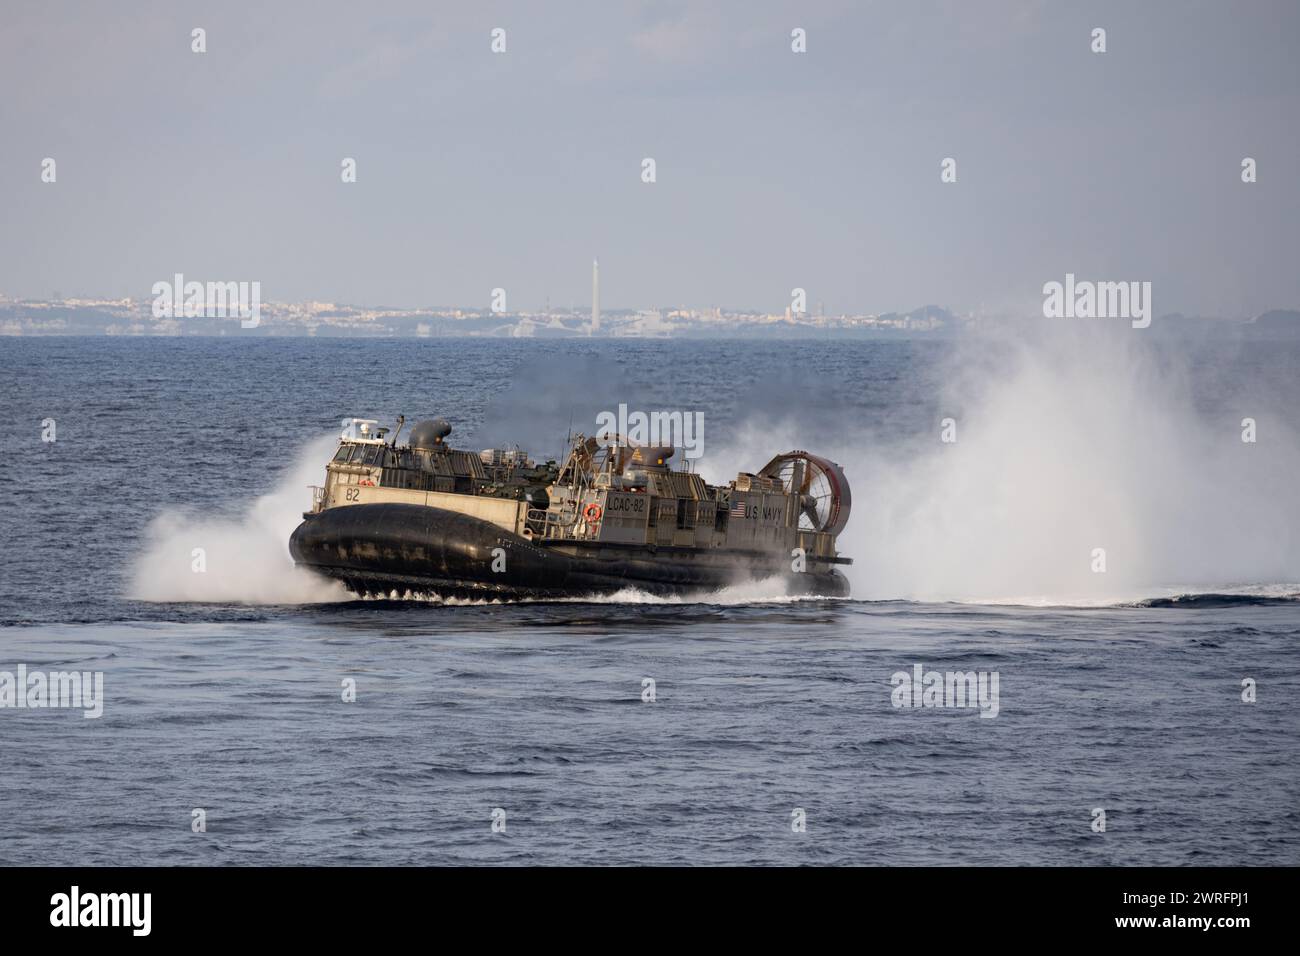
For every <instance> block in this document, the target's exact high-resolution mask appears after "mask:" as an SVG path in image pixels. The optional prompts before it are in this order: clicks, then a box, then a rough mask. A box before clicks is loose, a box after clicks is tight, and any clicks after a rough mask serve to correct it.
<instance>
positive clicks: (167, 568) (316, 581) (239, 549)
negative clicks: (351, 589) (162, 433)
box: [128, 436, 349, 604]
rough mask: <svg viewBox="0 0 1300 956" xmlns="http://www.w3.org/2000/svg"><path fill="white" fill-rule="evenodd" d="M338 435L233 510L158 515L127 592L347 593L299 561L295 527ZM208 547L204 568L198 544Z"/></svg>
mask: <svg viewBox="0 0 1300 956" xmlns="http://www.w3.org/2000/svg"><path fill="white" fill-rule="evenodd" d="M337 441H338V439H337V438H335V437H332V436H322V437H321V438H319V439H317V440H315V441H312V442H311V443H310V444H308V445H307V446H306V448H304V449H303V451H302V453H301V454H300V455H299V456H298V457H297V459H296V460H295V461H294V464H293V466H292V467H291V468H290V469H289V471H288V472H286V474H285V475H284V476H283V478H282V479H281V480H280V482H279V484H278V485H277V486H276V488H275V489H274V490H273V491H272V492H271V493H270V494H267V495H264V496H262V497H260V498H257V499H256V500H255V501H253V503H252V505H251V506H250V507H249V509H248V511H247V512H246V513H245V514H242V515H239V516H237V517H233V518H228V519H226V518H213V517H199V516H194V515H191V514H188V513H184V512H180V511H167V512H164V513H163V514H161V515H159V516H158V517H157V518H155V519H154V520H153V522H152V523H151V524H150V525H149V528H148V529H147V531H146V532H145V540H146V544H145V549H144V552H143V553H142V554H141V555H140V556H139V558H138V559H137V560H136V564H135V568H134V572H133V575H132V581H131V587H130V590H129V594H128V596H129V597H131V598H134V599H136V600H140V601H159V602H197V603H234V604H310V603H319V602H326V601H343V600H347V599H348V597H349V595H348V594H347V592H346V591H345V590H344V588H343V586H342V585H341V584H339V583H338V582H335V581H329V580H327V579H325V578H322V577H320V576H319V575H316V574H313V573H311V572H310V571H306V570H304V569H302V568H298V567H295V566H294V563H293V559H292V558H291V557H290V556H289V535H290V534H292V533H293V529H294V528H295V527H297V525H298V523H299V522H301V521H302V513H303V512H304V511H306V510H307V508H308V507H309V506H310V504H311V493H310V492H309V491H308V486H309V485H315V484H320V483H321V481H322V479H323V478H324V474H325V462H326V461H327V460H328V459H329V456H330V454H331V452H332V451H333V449H334V445H335V443H336V442H337ZM196 548H202V549H203V554H202V560H203V564H204V566H205V570H203V571H195V570H194V567H195V556H194V549H196Z"/></svg>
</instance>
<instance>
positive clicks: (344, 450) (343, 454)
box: [334, 445, 352, 461]
mask: <svg viewBox="0 0 1300 956" xmlns="http://www.w3.org/2000/svg"><path fill="white" fill-rule="evenodd" d="M351 450H352V446H351V445H339V450H338V451H336V452H335V453H334V460H335V461H347V460H348V452H350V451H351Z"/></svg>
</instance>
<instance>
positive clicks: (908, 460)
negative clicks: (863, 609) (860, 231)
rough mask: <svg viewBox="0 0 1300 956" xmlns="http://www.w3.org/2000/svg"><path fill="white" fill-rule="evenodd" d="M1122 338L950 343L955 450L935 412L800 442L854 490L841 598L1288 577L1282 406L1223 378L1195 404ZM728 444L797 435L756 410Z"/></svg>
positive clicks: (1286, 435) (1293, 546) (1298, 560)
mask: <svg viewBox="0 0 1300 956" xmlns="http://www.w3.org/2000/svg"><path fill="white" fill-rule="evenodd" d="M1094 331H1095V330H1094ZM1133 334H1135V333H1132V332H1127V333H1125V334H1123V335H1112V334H1101V335H1098V334H1092V333H1091V332H1089V331H1088V330H1085V329H1078V330H1072V331H1069V332H1065V333H1063V334H1052V335H1044V336H1038V337H1034V338H1033V339H1029V340H1026V339H1022V340H999V341H997V342H996V343H994V342H990V341H987V340H983V341H976V342H971V343H967V344H965V345H960V346H958V347H957V349H956V355H955V356H954V360H953V362H952V374H951V376H950V377H949V379H948V381H947V382H946V384H945V388H944V394H943V395H942V396H940V401H939V403H938V404H939V405H940V407H941V409H950V410H951V417H953V418H954V419H955V420H956V437H957V440H956V441H955V442H953V443H950V444H945V443H943V442H941V441H940V432H941V425H940V420H941V418H942V417H946V416H947V415H948V414H949V412H948V411H941V412H940V415H939V416H938V417H936V420H935V421H934V422H933V423H932V426H933V427H932V428H931V429H929V430H928V431H926V432H925V433H924V434H920V435H916V436H915V437H913V438H912V439H910V440H902V441H900V440H899V439H898V438H893V439H885V440H882V439H880V438H878V437H877V436H878V434H879V433H880V432H881V431H882V429H881V423H879V422H866V421H859V422H845V423H843V426H842V430H841V437H840V438H839V439H838V440H837V441H835V442H833V443H832V444H834V445H835V447H824V448H812V449H810V450H812V451H815V452H819V453H821V454H825V455H826V456H827V457H830V458H833V459H834V460H836V461H838V462H839V463H840V464H841V465H843V466H844V468H845V471H846V473H847V475H848V478H849V481H850V483H851V486H852V489H853V511H852V516H851V518H850V521H849V525H848V527H847V528H846V530H845V532H844V533H843V534H841V535H840V538H839V544H838V548H839V550H840V552H841V553H842V554H847V555H848V556H850V557H852V558H853V559H854V564H853V565H852V566H851V567H850V568H848V569H847V572H846V573H847V575H848V577H849V580H850V582H851V584H852V587H853V597H854V598H865V599H895V598H898V599H914V600H936V601H974V602H997V601H1005V602H1007V603H1030V604H1098V603H1112V602H1119V601H1130V600H1135V599H1139V598H1144V597H1154V596H1161V595H1163V594H1167V593H1169V592H1170V591H1171V590H1174V591H1176V590H1182V589H1191V590H1200V591H1205V590H1226V589H1228V588H1231V587H1233V586H1240V585H1259V584H1269V583H1275V582H1295V581H1297V580H1300V480H1297V477H1296V476H1297V475H1300V441H1298V440H1297V435H1296V432H1295V431H1294V429H1293V427H1292V426H1291V425H1290V424H1289V415H1288V414H1287V413H1286V412H1285V409H1284V407H1283V400H1282V399H1281V398H1280V397H1279V396H1278V395H1277V394H1276V393H1274V394H1272V395H1271V396H1270V394H1269V389H1268V387H1267V384H1266V383H1257V382H1249V381H1239V382H1238V383H1237V384H1238V386H1239V388H1238V391H1239V394H1237V395H1227V396H1225V395H1220V396H1218V397H1217V398H1216V403H1217V406H1218V407H1217V410H1216V411H1214V412H1213V413H1211V414H1206V413H1203V412H1199V411H1198V410H1197V407H1196V404H1195V402H1194V401H1193V389H1192V388H1191V387H1190V384H1191V383H1190V381H1189V375H1188V370H1187V366H1186V364H1185V363H1183V362H1182V361H1181V360H1179V359H1177V355H1178V352H1177V350H1176V347H1174V346H1170V347H1169V348H1164V349H1152V348H1147V347H1145V346H1146V345H1147V344H1148V343H1142V345H1141V346H1139V345H1135V344H1134V342H1135V340H1134V339H1131V338H1128V337H1127V336H1131V335H1133ZM1225 351H1227V352H1229V353H1233V352H1235V347H1234V345H1233V344H1232V343H1229V344H1228V345H1227V346H1225ZM1248 417H1249V418H1255V419H1256V421H1257V427H1258V436H1257V441H1256V442H1255V443H1253V444H1252V443H1246V442H1243V441H1242V426H1241V421H1242V419H1243V418H1248ZM729 444H730V447H729V448H728V449H726V450H725V451H721V452H720V453H719V454H718V455H717V456H716V457H715V456H713V455H711V456H710V457H711V459H712V461H711V463H710V464H711V465H712V463H714V462H716V463H721V462H722V461H726V462H729V463H731V462H743V467H746V468H756V467H758V466H759V465H761V464H762V461H765V460H766V458H767V456H768V455H770V454H774V453H776V452H779V451H786V450H789V449H790V448H796V447H806V446H807V445H808V444H809V439H808V438H807V436H806V435H804V436H801V435H800V432H799V428H798V426H797V424H796V423H795V422H794V421H781V420H778V421H771V420H767V421H762V422H747V423H746V424H745V425H744V426H742V427H741V428H740V429H738V431H737V434H736V435H735V436H733V441H732V442H730V443H729ZM713 448H714V449H717V448H718V446H717V445H714V446H713ZM760 459H761V460H760ZM703 470H704V471H705V472H706V474H707V476H708V478H709V479H710V480H712V481H719V480H722V481H725V480H727V479H729V478H730V477H733V476H734V471H732V472H731V473H730V474H727V475H723V474H721V473H717V472H715V471H714V470H713V468H712V467H709V468H706V469H703ZM1098 548H1100V549H1104V552H1105V571H1104V572H1097V571H1094V570H1093V569H1094V567H1097V566H1098V564H1097V558H1096V556H1095V550H1094V549H1098ZM1291 590H1292V592H1293V591H1294V588H1292V589H1291Z"/></svg>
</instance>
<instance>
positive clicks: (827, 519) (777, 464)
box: [759, 450, 853, 535]
mask: <svg viewBox="0 0 1300 956" xmlns="http://www.w3.org/2000/svg"><path fill="white" fill-rule="evenodd" d="M796 471H802V480H801V481H800V484H799V488H797V489H796V488H794V487H793V482H794V478H795V473H796ZM759 474H760V475H762V476H763V477H765V478H779V479H780V480H781V485H782V487H784V488H785V491H786V494H793V493H795V492H796V491H797V492H798V493H799V496H800V509H799V510H800V515H799V527H800V528H802V529H803V530H805V531H825V532H828V533H829V534H831V535H838V534H839V533H840V532H841V531H843V530H844V526H845V525H847V524H848V522H849V511H850V509H851V508H852V505H853V496H852V494H851V493H850V492H849V481H848V479H847V478H846V477H844V469H843V468H841V467H840V466H839V465H837V464H836V463H835V462H833V461H831V460H830V459H829V458H822V457H821V456H819V455H813V454H810V453H808V452H806V451H799V450H796V451H788V452H786V453H785V454H782V455H777V456H776V457H775V458H773V459H772V460H771V461H769V462H768V463H767V464H766V465H764V466H763V468H762V470H761V471H760V472H759Z"/></svg>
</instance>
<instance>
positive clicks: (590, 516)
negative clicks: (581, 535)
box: [582, 501, 601, 524]
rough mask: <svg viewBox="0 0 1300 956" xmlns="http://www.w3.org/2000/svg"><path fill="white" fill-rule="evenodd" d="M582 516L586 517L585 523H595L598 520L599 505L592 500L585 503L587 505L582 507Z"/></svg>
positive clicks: (599, 514) (599, 513)
mask: <svg viewBox="0 0 1300 956" xmlns="http://www.w3.org/2000/svg"><path fill="white" fill-rule="evenodd" d="M582 516H583V517H584V518H586V519H587V524H595V523H596V522H597V521H599V520H600V516H601V510H600V505H598V504H596V502H594V501H593V502H592V503H591V504H589V505H587V507H585V508H583V509H582Z"/></svg>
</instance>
